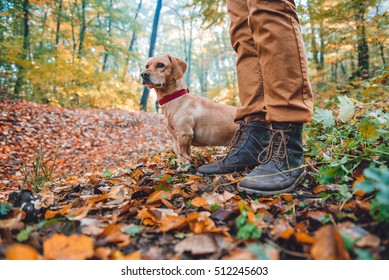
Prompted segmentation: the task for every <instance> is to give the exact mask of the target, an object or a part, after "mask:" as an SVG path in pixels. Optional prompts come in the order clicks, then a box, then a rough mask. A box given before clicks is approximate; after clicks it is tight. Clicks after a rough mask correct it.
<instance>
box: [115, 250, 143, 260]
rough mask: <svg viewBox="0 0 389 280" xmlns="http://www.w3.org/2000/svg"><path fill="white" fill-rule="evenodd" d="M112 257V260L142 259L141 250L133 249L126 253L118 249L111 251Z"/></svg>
mask: <svg viewBox="0 0 389 280" xmlns="http://www.w3.org/2000/svg"><path fill="white" fill-rule="evenodd" d="M112 259H113V260H141V259H142V252H141V251H135V252H132V253H130V254H128V255H124V254H123V253H122V252H120V251H119V250H117V251H115V252H113V253H112Z"/></svg>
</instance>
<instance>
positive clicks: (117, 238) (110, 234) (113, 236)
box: [100, 225, 130, 247]
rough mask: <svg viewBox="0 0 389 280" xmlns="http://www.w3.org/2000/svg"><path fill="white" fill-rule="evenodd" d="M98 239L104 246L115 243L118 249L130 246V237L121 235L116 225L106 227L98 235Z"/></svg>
mask: <svg viewBox="0 0 389 280" xmlns="http://www.w3.org/2000/svg"><path fill="white" fill-rule="evenodd" d="M100 237H101V238H102V240H101V242H102V243H104V244H108V243H117V245H118V246H119V247H123V246H127V245H128V244H130V236H129V235H128V234H125V233H123V231H122V230H121V228H120V227H118V226H117V225H108V226H107V227H106V228H105V229H104V231H103V232H102V233H101V234H100Z"/></svg>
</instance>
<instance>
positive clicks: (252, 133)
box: [198, 120, 270, 174]
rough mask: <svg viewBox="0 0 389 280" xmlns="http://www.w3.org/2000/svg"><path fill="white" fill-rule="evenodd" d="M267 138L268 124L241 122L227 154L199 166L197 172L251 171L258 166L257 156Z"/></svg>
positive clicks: (253, 121)
mask: <svg viewBox="0 0 389 280" xmlns="http://www.w3.org/2000/svg"><path fill="white" fill-rule="evenodd" d="M269 137H270V129H269V124H268V123H266V122H263V121H256V120H251V121H248V122H241V123H240V128H239V130H238V131H237V132H236V134H235V136H234V138H233V139H232V141H231V144H230V145H229V148H228V150H229V152H228V154H227V155H226V156H225V157H224V158H223V159H222V160H220V161H217V162H213V163H211V164H207V165H203V166H200V167H199V168H198V172H200V173H203V174H224V173H231V172H235V171H244V170H251V169H253V168H254V167H255V166H257V165H258V161H257V159H258V156H259V154H260V153H261V152H262V151H263V149H264V148H266V146H267V144H268V141H269Z"/></svg>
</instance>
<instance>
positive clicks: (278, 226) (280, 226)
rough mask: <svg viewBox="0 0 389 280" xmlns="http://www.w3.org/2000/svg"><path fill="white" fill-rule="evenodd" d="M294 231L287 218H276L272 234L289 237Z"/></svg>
mask: <svg viewBox="0 0 389 280" xmlns="http://www.w3.org/2000/svg"><path fill="white" fill-rule="evenodd" d="M293 233H294V229H293V228H292V227H291V225H290V224H289V222H288V221H287V220H285V219H279V220H276V222H275V224H274V226H273V229H272V230H271V231H270V234H271V235H272V236H273V237H274V238H275V239H278V238H282V239H289V238H290V237H291V236H292V235H293Z"/></svg>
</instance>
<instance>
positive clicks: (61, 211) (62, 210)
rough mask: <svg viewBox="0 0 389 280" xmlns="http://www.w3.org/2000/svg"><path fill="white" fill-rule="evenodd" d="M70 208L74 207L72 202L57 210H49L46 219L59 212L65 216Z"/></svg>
mask: <svg viewBox="0 0 389 280" xmlns="http://www.w3.org/2000/svg"><path fill="white" fill-rule="evenodd" d="M70 208H72V204H71V203H70V204H68V205H66V206H65V207H63V208H62V209H59V210H55V211H51V210H47V211H46V213H45V219H52V218H54V217H55V216H57V215H58V214H61V215H63V216H64V215H65V214H67V212H68V211H69V209H70Z"/></svg>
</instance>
